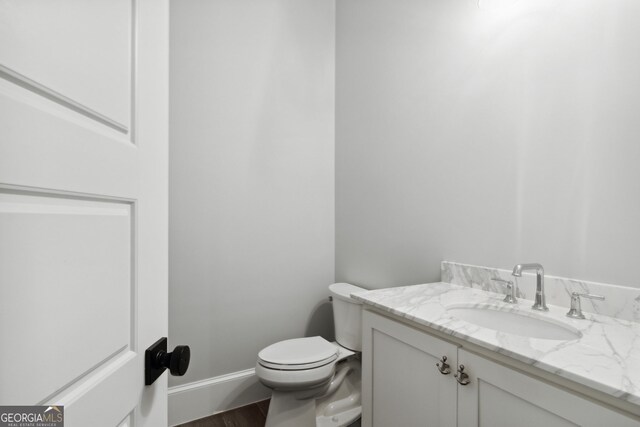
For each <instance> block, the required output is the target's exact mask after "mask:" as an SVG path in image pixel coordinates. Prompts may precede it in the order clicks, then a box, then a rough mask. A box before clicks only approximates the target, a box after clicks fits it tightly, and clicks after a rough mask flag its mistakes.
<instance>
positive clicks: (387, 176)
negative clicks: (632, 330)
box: [336, 0, 640, 287]
mask: <svg viewBox="0 0 640 427" xmlns="http://www.w3.org/2000/svg"><path fill="white" fill-rule="evenodd" d="M638 22H640V2H638V1H635V0H562V1H558V0H480V1H479V2H478V1H476V0H473V1H467V0H340V1H339V2H337V60H336V67H337V72H336V94H337V95H336V108H337V112H336V188H337V193H336V212H337V214H336V215H337V216H336V231H337V240H336V251H337V255H336V257H337V258H336V269H337V277H336V279H337V280H340V281H350V282H353V283H356V284H358V283H360V284H366V285H370V286H376V287H383V286H391V285H401V284H410V283H418V282H427V281H433V280H437V279H438V278H439V263H440V261H441V260H443V259H447V260H454V261H459V262H465V263H471V264H479V265H487V266H495V267H502V268H511V267H512V266H513V265H514V264H516V263H519V262H541V263H542V264H543V265H544V266H545V267H546V268H547V271H548V272H549V273H551V274H556V275H559V276H568V277H576V278H582V279H589V280H594V281H602V282H610V283H617V284H622V285H631V286H640V279H638V274H637V271H636V269H635V266H637V265H638V261H639V260H640V167H639V165H640V25H638Z"/></svg>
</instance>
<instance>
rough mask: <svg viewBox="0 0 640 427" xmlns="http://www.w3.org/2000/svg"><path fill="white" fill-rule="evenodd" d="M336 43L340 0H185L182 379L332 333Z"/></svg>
mask: <svg viewBox="0 0 640 427" xmlns="http://www.w3.org/2000/svg"><path fill="white" fill-rule="evenodd" d="M334 46H335V3H334V1H333V0H215V1H213V0H181V1H172V2H171V119H170V120H171V122H170V129H171V142H170V144H171V147H170V163H171V164H170V295H169V301H170V306H169V310H170V318H169V321H170V322H169V333H170V335H169V343H170V345H171V346H173V345H176V344H189V345H190V346H191V352H192V362H191V366H190V368H189V371H188V372H187V374H186V375H185V376H184V377H172V378H171V380H170V385H173V386H175V385H178V384H184V383H189V382H193V381H198V380H203V379H207V378H212V377H220V376H223V377H224V378H227V377H226V376H225V375H227V374H229V373H234V372H238V371H243V370H246V369H250V368H252V367H253V366H254V365H255V361H256V356H257V352H258V350H260V349H261V348H263V347H265V346H266V345H268V344H270V343H273V342H276V341H279V340H282V339H285V338H293V337H301V336H304V335H315V334H325V335H328V336H329V338H331V334H332V320H331V309H330V306H329V304H328V302H327V297H328V289H327V286H328V285H329V284H330V283H332V282H333V278H334V70H335V67H334V58H335V49H334ZM238 393H241V392H238V391H236V392H234V391H231V392H230V396H229V398H228V399H227V400H228V401H227V402H226V403H225V405H227V406H228V407H232V406H234V405H236V404H237V403H238V402H240V403H242V396H239V397H238V398H237V399H235V400H234V398H235V397H237V396H235V394H238Z"/></svg>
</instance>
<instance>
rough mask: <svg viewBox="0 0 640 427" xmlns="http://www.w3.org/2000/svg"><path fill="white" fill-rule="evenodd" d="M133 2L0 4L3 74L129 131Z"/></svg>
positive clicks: (64, 0)
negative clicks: (26, 53)
mask: <svg viewBox="0 0 640 427" xmlns="http://www.w3.org/2000/svg"><path fill="white" fill-rule="evenodd" d="M133 5H134V2H133V1H132V0H111V1H90V2H88V1H75V0H62V1H56V2H55V3H53V2H50V1H48V0H24V1H7V0H5V1H1V2H0V16H1V17H2V25H0V40H2V43H0V71H1V72H3V73H4V74H5V77H7V76H9V77H10V78H12V79H14V80H16V81H17V83H19V84H23V85H25V86H31V89H32V90H34V89H35V90H38V91H39V92H42V93H43V94H46V95H47V96H48V97H50V98H51V99H52V100H54V101H55V102H63V103H70V104H73V105H74V106H75V107H76V108H77V109H78V110H79V111H81V112H82V113H83V114H86V115H89V116H93V117H94V119H100V120H102V121H103V122H105V123H108V124H109V125H110V126H113V127H115V128H119V129H120V130H121V131H122V132H125V133H126V131H127V130H128V128H129V125H130V123H129V122H130V118H131V105H130V104H131V87H132V78H133V74H132V69H133V67H132V60H131V59H132V52H133V43H134V38H133V35H134V34H135V30H134V29H133V25H134V23H135V21H134V8H133ZM25 52H29V54H28V55H25Z"/></svg>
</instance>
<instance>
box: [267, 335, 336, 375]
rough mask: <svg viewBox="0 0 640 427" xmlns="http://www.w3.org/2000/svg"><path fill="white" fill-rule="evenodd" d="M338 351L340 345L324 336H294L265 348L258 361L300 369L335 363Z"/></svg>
mask: <svg viewBox="0 0 640 427" xmlns="http://www.w3.org/2000/svg"><path fill="white" fill-rule="evenodd" d="M338 353H339V351H338V347H337V346H336V345H335V344H332V343H330V342H329V341H327V340H325V339H324V338H322V337H308V338H294V339H290V340H285V341H280V342H277V343H275V344H272V345H270V346H268V347H266V348H264V349H263V350H262V351H260V353H258V363H259V364H260V365H262V366H264V367H265V368H269V369H277V370H281V371H299V370H306V369H314V368H319V367H321V366H325V365H328V364H330V363H333V362H335V361H336V360H337V359H338Z"/></svg>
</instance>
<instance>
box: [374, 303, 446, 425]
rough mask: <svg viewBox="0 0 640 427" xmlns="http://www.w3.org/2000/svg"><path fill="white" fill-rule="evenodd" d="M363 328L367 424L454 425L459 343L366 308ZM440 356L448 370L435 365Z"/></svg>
mask: <svg viewBox="0 0 640 427" xmlns="http://www.w3.org/2000/svg"><path fill="white" fill-rule="evenodd" d="M363 334H364V335H363V351H362V367H363V370H362V375H363V378H362V412H363V415H362V420H363V425H364V426H368V427H371V426H375V427H390V426H402V427H415V426H434V427H447V426H455V425H456V382H455V380H454V378H453V374H454V367H455V366H456V350H457V348H456V346H454V345H453V344H451V343H448V342H446V341H442V340H440V339H437V338H434V337H432V336H431V335H428V334H426V333H424V332H421V331H419V330H417V329H414V328H411V327H409V326H405V325H403V324H402V323H399V322H396V321H393V320H391V319H388V318H386V317H383V316H379V315H376V314H374V313H371V312H368V311H365V312H364V314H363ZM442 356H446V357H447V359H448V360H447V362H448V363H449V365H451V373H449V374H448V375H444V374H441V373H440V372H439V370H438V368H437V367H436V363H438V361H439V360H440V358H441V357H442Z"/></svg>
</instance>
